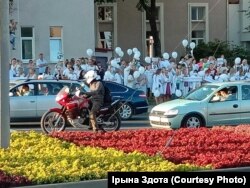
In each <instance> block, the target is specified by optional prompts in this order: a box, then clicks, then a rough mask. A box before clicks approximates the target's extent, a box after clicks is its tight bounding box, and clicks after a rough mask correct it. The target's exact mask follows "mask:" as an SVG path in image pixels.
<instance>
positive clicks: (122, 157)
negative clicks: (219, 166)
mask: <svg viewBox="0 0 250 188" xmlns="http://www.w3.org/2000/svg"><path fill="white" fill-rule="evenodd" d="M65 133H66V132H65ZM65 133H62V134H61V135H62V136H63V135H65V136H66V135H73V133H69V134H65ZM119 133H121V134H123V132H122V131H121V132H117V133H114V134H112V133H109V134H108V133H107V134H105V135H106V136H107V137H108V135H110V136H112V135H113V136H115V135H117V138H118V137H119V136H118V135H119ZM127 133H128V134H129V132H127ZM77 135H79V136H80V133H79V132H75V135H74V140H77V137H76V136H77ZM88 135H91V136H92V138H94V137H99V136H100V137H102V136H104V135H102V134H93V133H88ZM58 136H59V135H58ZM66 138H68V136H66ZM78 139H81V138H78ZM0 156H1V157H0V170H2V171H4V172H5V173H8V174H12V175H19V176H24V177H26V178H28V179H29V181H31V182H32V183H33V184H45V183H59V182H73V181H81V180H91V179H102V178H106V177H107V172H108V171H193V170H201V169H208V168H210V167H200V166H197V165H191V164H188V163H187V164H174V163H172V162H169V161H167V160H165V159H164V158H162V157H161V156H160V155H156V156H149V155H147V154H145V153H140V152H137V151H131V152H126V153H125V152H123V151H118V150H116V149H113V148H105V149H102V148H98V147H89V146H86V147H85V146H84V147H83V146H80V147H79V146H77V145H75V144H73V143H70V142H66V141H63V140H59V139H55V138H52V137H49V136H47V135H43V134H39V133H36V132H13V133H12V134H11V144H10V148H8V149H0ZM2 177H3V176H1V174H0V179H2ZM27 182H28V181H27ZM27 184H28V183H27ZM20 185H22V184H21V182H20ZM16 186H17V185H16Z"/></svg>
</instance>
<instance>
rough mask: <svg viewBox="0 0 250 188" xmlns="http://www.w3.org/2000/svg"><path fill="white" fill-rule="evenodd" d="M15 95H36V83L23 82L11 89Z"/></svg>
mask: <svg viewBox="0 0 250 188" xmlns="http://www.w3.org/2000/svg"><path fill="white" fill-rule="evenodd" d="M11 92H12V93H13V96H16V97H26V96H34V95H35V86H34V84H27V83H24V84H21V85H19V86H17V87H15V88H14V89H12V91H11Z"/></svg>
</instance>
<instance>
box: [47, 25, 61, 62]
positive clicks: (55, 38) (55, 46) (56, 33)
mask: <svg viewBox="0 0 250 188" xmlns="http://www.w3.org/2000/svg"><path fill="white" fill-rule="evenodd" d="M49 46H50V61H51V62H58V60H62V59H63V56H62V54H63V52H62V27H57V26H53V27H50V41H49Z"/></svg>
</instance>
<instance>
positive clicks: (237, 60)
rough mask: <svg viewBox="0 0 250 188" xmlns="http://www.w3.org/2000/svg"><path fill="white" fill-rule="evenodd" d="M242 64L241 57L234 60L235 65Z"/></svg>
mask: <svg viewBox="0 0 250 188" xmlns="http://www.w3.org/2000/svg"><path fill="white" fill-rule="evenodd" d="M240 62H241V58H240V57H236V58H235V60H234V63H235V64H236V65H238V64H240Z"/></svg>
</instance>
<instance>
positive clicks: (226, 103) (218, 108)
mask: <svg viewBox="0 0 250 188" xmlns="http://www.w3.org/2000/svg"><path fill="white" fill-rule="evenodd" d="M224 89H225V88H223V89H221V90H224ZM226 89H227V90H228V91H229V94H228V97H227V99H225V100H222V101H221V100H215V101H213V97H214V96H213V97H212V98H211V100H210V101H209V102H208V105H207V117H208V118H207V125H210V126H211V125H237V124H239V123H240V122H241V116H240V113H241V102H240V100H239V95H238V90H239V89H238V86H230V87H227V88H226Z"/></svg>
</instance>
